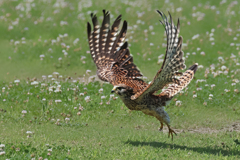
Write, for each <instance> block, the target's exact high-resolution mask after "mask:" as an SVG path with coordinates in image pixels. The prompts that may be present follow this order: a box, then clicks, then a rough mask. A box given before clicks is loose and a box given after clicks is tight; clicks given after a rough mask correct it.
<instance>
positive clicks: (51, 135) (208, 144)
mask: <svg viewBox="0 0 240 160" xmlns="http://www.w3.org/2000/svg"><path fill="white" fill-rule="evenodd" d="M58 4H59V5H58ZM28 6H31V7H30V8H28ZM34 6H35V7H34ZM180 7H181V8H182V11H180V12H177V11H176V10H177V8H180ZM194 7H196V9H194ZM102 9H106V10H109V11H110V12H111V14H112V15H113V17H111V22H113V21H114V19H115V18H116V17H117V16H118V15H119V14H122V16H123V19H124V20H127V21H128V25H129V27H128V28H129V29H128V33H127V37H128V41H129V43H130V50H131V54H133V56H134V62H135V64H136V65H137V66H138V67H139V68H140V69H141V71H142V73H143V75H144V76H146V77H148V80H147V81H151V80H152V79H153V77H154V76H155V74H156V72H157V71H158V69H159V68H160V67H161V66H160V65H159V64H157V62H158V56H159V55H161V54H164V53H165V47H163V45H162V44H163V43H166V40H165V39H164V38H165V36H164V34H163V33H164V29H163V27H162V26H161V24H160V23H159V22H158V20H159V19H160V17H159V15H158V14H157V13H156V12H155V10H156V9H159V10H161V11H163V12H164V13H167V11H170V12H171V15H172V17H173V21H174V22H175V24H176V22H177V18H178V17H179V18H180V22H181V32H180V35H182V36H183V41H184V44H186V45H184V47H183V51H184V52H185V57H186V56H188V58H186V65H187V67H189V66H190V65H192V64H193V63H198V64H199V65H202V66H203V68H199V69H198V71H197V73H196V75H195V78H194V80H193V81H192V82H191V83H190V85H189V86H188V89H187V90H184V93H182V94H179V95H177V96H176V97H175V98H174V100H173V101H172V102H171V104H170V105H169V106H167V107H166V111H167V112H168V114H169V116H170V118H171V125H172V127H173V128H174V129H175V131H177V133H178V135H177V136H175V137H174V140H173V141H172V140H171V139H170V138H167V137H168V135H167V128H164V131H163V132H159V131H158V127H159V126H160V124H159V122H158V121H157V120H156V119H154V118H153V117H150V116H147V115H144V114H143V113H141V112H134V111H130V110H128V109H127V108H126V107H125V106H124V104H123V103H122V101H121V100H120V99H118V98H110V91H111V88H112V86H111V85H110V84H106V83H100V82H90V83H88V78H89V76H91V75H94V74H95V71H96V67H95V64H94V63H93V61H92V59H91V57H90V54H88V53H87V51H89V48H88V44H87V34H86V23H87V21H91V20H90V16H89V13H90V11H94V12H97V15H98V17H99V21H101V20H102V13H101V12H102V11H101V10H102ZM178 10H179V9H178ZM218 11H219V14H218ZM143 12H144V14H143V15H142V16H138V15H139V13H143ZM194 14H196V15H204V16H203V18H202V19H201V17H200V18H199V17H198V16H197V17H195V16H194ZM238 17H239V5H234V2H231V1H227V2H226V3H223V4H221V3H220V2H219V1H205V0H204V1H202V0H201V1H200V0H199V1H197V0H196V1H190V0H182V1H177V0H176V1H175V0H174V1H170V2H168V3H167V1H166V2H164V1H161V2H160V1H149V0H143V1H136V0H130V1H123V2H120V1H101V2H100V1H92V3H89V1H71V2H66V3H57V2H56V1H33V2H27V1H7V0H5V1H1V2H0V35H1V36H0V48H1V50H0V55H1V58H0V64H1V67H0V75H1V77H0V88H2V92H1V95H0V144H5V148H3V150H4V151H5V154H4V155H0V159H11V160H12V159H31V158H35V159H39V158H40V157H42V158H43V159H44V158H48V159H238V158H240V157H239V152H240V135H239V132H240V118H239V117H240V105H239V102H240V96H239V91H240V85H239V79H240V74H239V73H240V70H239V66H240V65H239V63H240V62H239V59H240V51H239V44H240V43H239V35H240V26H239V18H238ZM16 19H17V20H16ZM17 21H18V22H17ZM61 21H65V22H67V23H68V25H62V26H61V25H60V23H61ZM11 26H12V27H13V29H11ZM149 26H153V29H152V30H151V29H150V28H149ZM9 27H10V28H9ZM145 31H147V32H146V33H145ZM64 34H67V36H65V37H62V36H61V35H64ZM197 34H199V37H198V38H196V39H192V37H193V36H194V35H197ZM211 34H213V35H211ZM210 35H211V37H213V38H214V40H213V41H210V40H209V39H210ZM77 38H79V41H78V42H77V43H76V44H74V43H73V42H74V40H76V39H77ZM146 38H147V39H146ZM54 40H56V42H54ZM22 42H23V43H22ZM212 42H214V44H212ZM18 43H19V44H18ZM150 43H153V46H150ZM231 43H234V44H233V45H231ZM66 46H69V47H70V48H69V49H68V50H67V48H66ZM198 48H199V49H198ZM62 50H67V52H68V55H67V56H64V54H63V52H62ZM194 52H195V53H196V54H194ZM201 52H204V53H205V55H202V54H201ZM232 54H234V55H235V56H236V57H234V56H232ZM40 55H44V56H45V57H44V58H43V60H40ZM60 57H61V58H62V60H60V61H59V58H60ZM84 57H86V58H84ZM219 57H222V58H223V59H224V61H221V60H219ZM213 65H214V66H215V69H212V71H211V66H213ZM222 66H226V69H224V68H223V69H222V68H221V67H222ZM208 69H209V72H210V73H208V74H207V75H205V74H206V72H207V70H208ZM86 70H91V73H90V75H88V74H87V73H86ZM219 71H222V72H224V71H228V73H226V74H224V73H220V74H217V75H214V74H215V73H219ZM53 72H59V73H60V75H62V78H60V76H56V75H53ZM42 75H46V76H48V75H53V77H54V79H53V80H52V78H47V80H45V79H43V78H42ZM16 79H19V80H20V82H17V83H16V82H14V80H16ZM83 79H84V80H85V83H84V82H83ZM201 79H202V80H205V81H203V82H199V80H201ZM33 81H37V82H39V84H37V85H32V84H31V82H33ZM234 83H235V85H234ZM213 84H214V85H215V87H211V85H213ZM58 85H61V87H60V86H59V87H60V89H61V92H54V91H56V88H57V86H58ZM3 87H5V89H3ZM49 88H53V91H50V90H49ZM100 88H103V92H102V93H99V89H100ZM200 89H201V90H200ZM226 89H227V90H229V92H226ZM82 94H83V95H82ZM195 94H197V97H196V98H193V95H195ZM210 94H212V95H213V97H212V99H209V95H210ZM87 96H90V102H86V100H85V98H86V97H87ZM101 96H106V98H105V99H101ZM44 99H45V100H44ZM55 100H61V102H59V103H56V102H55ZM176 100H179V101H181V102H182V103H181V105H180V106H176V102H175V101H176ZM204 104H207V105H204ZM80 105H81V106H82V107H83V110H81V111H79V106H80ZM23 110H26V111H27V113H26V114H23V113H22V111H23ZM79 113H81V115H79ZM68 118H69V120H68ZM27 131H31V132H32V134H31V135H30V137H28V134H27V133H26V132H27ZM48 149H52V152H51V153H50V154H51V155H48V154H49V151H48ZM0 152H1V151H0Z"/></svg>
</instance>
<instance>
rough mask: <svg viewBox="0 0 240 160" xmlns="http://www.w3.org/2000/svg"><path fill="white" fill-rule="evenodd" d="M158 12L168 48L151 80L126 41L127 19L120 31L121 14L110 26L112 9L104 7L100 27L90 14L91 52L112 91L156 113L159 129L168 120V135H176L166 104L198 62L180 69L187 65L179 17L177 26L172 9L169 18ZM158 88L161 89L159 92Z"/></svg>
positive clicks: (135, 107)
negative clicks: (160, 65) (146, 80)
mask: <svg viewBox="0 0 240 160" xmlns="http://www.w3.org/2000/svg"><path fill="white" fill-rule="evenodd" d="M157 12H158V13H159V14H160V15H161V17H162V19H163V20H162V21H160V22H161V23H162V25H163V26H164V28H165V31H166V35H167V49H166V54H165V58H164V62H163V64H162V67H161V68H160V70H159V71H158V72H157V74H156V76H155V77H154V79H153V81H152V82H151V83H150V84H147V83H146V82H144V81H143V80H142V79H140V78H139V77H141V76H142V74H141V72H140V70H139V69H138V68H137V66H136V65H135V64H134V63H133V57H132V56H131V55H130V51H129V49H128V43H127V42H124V40H125V37H126V32H127V22H126V21H124V22H123V25H122V28H121V31H120V32H119V25H120V21H121V15H119V16H118V17H117V18H116V20H115V21H114V22H113V25H112V26H111V28H110V13H109V12H106V11H105V10H103V15H104V16H103V22H102V25H101V27H100V25H99V23H98V20H97V17H96V15H94V14H91V18H92V23H93V28H92V27H91V25H90V23H88V26H87V29H88V41H89V47H90V51H91V56H92V58H93V60H94V63H95V64H96V66H97V75H98V77H99V78H100V79H101V80H103V81H107V82H110V83H111V84H112V85H113V86H114V88H113V90H112V92H114V93H116V94H117V95H118V96H119V97H120V98H121V100H122V101H123V103H124V104H125V105H126V106H127V107H128V108H129V109H131V110H138V111H142V112H143V113H145V114H147V115H150V116H154V117H156V118H157V119H158V120H159V121H160V123H161V127H160V130H162V128H163V123H165V124H166V125H167V127H168V129H169V136H170V135H171V136H172V137H173V134H176V133H175V132H174V131H173V130H172V129H171V128H170V118H169V116H168V114H167V112H166V111H164V106H166V105H167V104H168V103H169V102H170V101H171V99H172V98H173V96H175V95H176V94H177V93H179V92H180V91H181V90H182V89H184V88H185V87H186V86H187V85H188V84H189V83H190V82H191V80H192V79H193V77H194V74H195V72H196V70H197V66H198V64H197V63H196V64H194V65H192V66H191V67H190V68H189V69H188V70H186V71H185V72H184V73H182V72H179V70H182V69H185V62H184V60H183V51H182V41H183V39H182V37H181V36H180V37H179V32H180V22H179V20H178V23H177V26H175V25H174V23H173V20H172V17H171V15H170V13H169V16H170V22H169V21H168V19H167V17H166V15H165V14H163V13H162V12H160V11H157ZM92 29H93V31H92ZM179 76H180V77H179ZM177 77H179V78H177ZM163 88H166V89H163ZM158 90H162V92H161V93H160V94H158V95H156V94H155V93H156V91H158Z"/></svg>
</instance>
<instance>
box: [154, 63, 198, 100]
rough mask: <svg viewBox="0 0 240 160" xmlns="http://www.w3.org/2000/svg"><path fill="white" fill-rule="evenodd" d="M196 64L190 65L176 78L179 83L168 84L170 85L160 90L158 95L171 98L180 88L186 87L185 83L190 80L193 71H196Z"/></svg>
mask: <svg viewBox="0 0 240 160" xmlns="http://www.w3.org/2000/svg"><path fill="white" fill-rule="evenodd" d="M197 68H198V64H197V63H196V64H194V65H192V66H191V67H190V68H189V69H188V70H186V71H185V72H184V73H183V75H182V76H181V77H180V78H179V79H178V80H179V81H180V84H176V83H174V84H170V86H169V87H168V88H167V89H165V90H164V91H162V92H161V93H160V94H159V95H158V96H159V97H164V98H172V97H173V96H175V95H176V94H178V93H179V92H180V91H181V90H182V89H184V88H185V87H187V85H188V84H189V83H190V82H191V81H192V79H193V77H194V74H195V72H196V71H197Z"/></svg>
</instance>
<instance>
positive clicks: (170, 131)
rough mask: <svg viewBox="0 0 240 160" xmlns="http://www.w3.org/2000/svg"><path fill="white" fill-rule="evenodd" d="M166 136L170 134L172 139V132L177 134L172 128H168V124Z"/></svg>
mask: <svg viewBox="0 0 240 160" xmlns="http://www.w3.org/2000/svg"><path fill="white" fill-rule="evenodd" d="M168 130H169V131H168V138H169V137H170V135H171V137H172V140H173V133H174V134H175V135H177V133H176V132H175V131H174V130H173V129H171V128H170V126H168Z"/></svg>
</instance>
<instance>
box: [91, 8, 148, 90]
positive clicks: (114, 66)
mask: <svg viewBox="0 0 240 160" xmlns="http://www.w3.org/2000/svg"><path fill="white" fill-rule="evenodd" d="M103 15H104V16H103V22H102V25H101V26H100V25H99V23H98V20H97V17H96V15H94V14H91V18H92V23H93V32H92V31H91V30H92V27H91V25H90V23H88V26H87V32H88V42H89V47H90V52H91V56H92V58H93V60H94V63H95V64H96V66H97V75H98V77H99V78H100V79H101V80H103V81H107V82H110V83H111V84H113V85H118V84H125V85H128V86H129V87H132V88H133V89H134V88H135V89H136V90H141V89H143V88H144V87H145V86H146V85H147V84H146V83H145V82H144V81H143V80H141V79H139V78H138V77H141V76H142V74H141V72H140V71H139V69H138V68H137V66H136V65H135V64H134V63H133V57H132V56H131V55H130V51H129V49H128V43H127V42H125V43H124V40H125V37H126V32H127V22H126V21H124V22H123V27H122V29H121V31H120V32H119V34H118V30H119V24H120V22H121V15H119V16H118V17H117V19H116V20H115V21H114V23H113V25H112V27H111V29H110V14H109V12H106V11H105V10H103Z"/></svg>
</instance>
